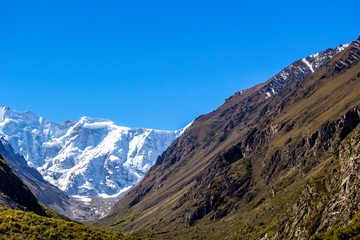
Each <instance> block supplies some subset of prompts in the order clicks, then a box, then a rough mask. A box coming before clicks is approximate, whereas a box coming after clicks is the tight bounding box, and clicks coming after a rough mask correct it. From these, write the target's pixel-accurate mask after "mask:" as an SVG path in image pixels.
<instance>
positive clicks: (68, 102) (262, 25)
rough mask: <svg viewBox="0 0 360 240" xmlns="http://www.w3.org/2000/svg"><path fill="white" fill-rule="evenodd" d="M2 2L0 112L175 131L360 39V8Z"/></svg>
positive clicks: (348, 4)
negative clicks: (300, 62) (291, 68)
mask: <svg viewBox="0 0 360 240" xmlns="http://www.w3.org/2000/svg"><path fill="white" fill-rule="evenodd" d="M271 2H275V1H249V2H245V1H226V0H222V1H212V0H208V1H197V0H192V1H184V0H183V1H176V0H175V1H156V0H154V1H137V0H133V1H120V0H117V1H115V0H113V1H112V0H104V1H95V0H86V1H85V0H84V1H80V0H78V1H75V0H72V1H67V0H63V1H54V0H53V1H49V0H46V1H37V0H34V1H25V0H24V1H17V0H12V1H2V2H1V4H0V106H9V107H11V108H14V109H16V110H19V111H25V110H31V111H33V112H35V113H37V114H39V115H42V116H44V117H45V118H47V119H49V120H51V121H55V122H62V121H64V120H67V119H71V120H77V119H78V118H80V117H81V116H85V115H86V116H91V117H104V118H108V119H111V120H113V121H114V122H116V123H117V124H119V125H123V126H130V127H148V128H157V129H179V128H181V127H183V126H184V125H186V124H187V123H188V122H190V121H191V120H193V119H194V118H196V117H197V116H199V115H200V114H204V113H207V112H209V111H212V110H214V109H215V108H216V107H218V106H219V105H221V104H222V103H223V101H224V99H226V98H227V97H229V96H230V95H232V94H233V93H235V92H236V91H239V90H242V89H245V88H248V87H251V86H253V85H255V84H257V83H260V82H264V81H266V80H267V79H268V78H270V77H271V76H273V75H274V74H276V73H277V72H279V71H280V70H281V69H282V68H284V67H286V66H287V65H288V64H290V63H291V62H293V61H295V60H296V59H298V58H302V57H305V56H307V55H309V54H312V53H315V52H317V51H320V50H323V49H326V48H329V47H336V46H337V45H339V44H342V43H347V42H350V41H352V40H354V39H355V38H357V37H358V36H359V35H360V31H359V30H360V24H359V19H358V16H359V15H358V10H359V9H360V1H355V0H351V1H350V0H343V1H332V0H329V1H307V0H305V1H276V2H275V3H271Z"/></svg>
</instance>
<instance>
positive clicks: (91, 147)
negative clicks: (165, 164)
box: [0, 107, 181, 197]
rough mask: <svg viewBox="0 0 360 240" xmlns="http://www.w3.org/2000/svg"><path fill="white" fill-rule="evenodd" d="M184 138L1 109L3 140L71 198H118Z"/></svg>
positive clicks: (175, 133) (95, 121)
mask: <svg viewBox="0 0 360 240" xmlns="http://www.w3.org/2000/svg"><path fill="white" fill-rule="evenodd" d="M179 134H181V131H161V130H153V129H144V128H133V129H132V128H127V127H120V126H117V125H116V124H115V123H114V122H111V121H109V120H106V119H95V118H89V117H82V118H80V119H79V120H78V121H66V122H64V123H60V124H58V123H53V122H50V121H48V120H46V119H44V118H43V117H41V116H38V115H36V114H34V113H32V112H17V111H15V110H12V109H10V108H9V107H1V108H0V135H1V136H3V137H4V138H5V139H6V140H7V141H8V142H9V143H10V144H11V145H12V147H13V148H14V149H15V151H16V152H18V153H19V154H21V155H23V156H24V157H25V159H26V160H27V162H28V165H29V166H31V167H34V168H36V169H37V170H38V171H39V172H40V173H41V174H42V176H43V177H44V179H45V180H47V181H49V182H50V183H51V184H53V185H55V186H57V187H59V188H60V189H61V190H63V191H65V192H67V193H68V194H70V195H80V196H105V197H106V196H111V195H117V194H119V193H121V192H122V191H124V190H126V189H127V188H129V187H130V186H132V185H133V184H135V183H137V182H138V181H139V180H140V179H141V178H142V177H143V176H144V175H145V173H146V172H147V171H148V170H149V169H150V167H151V166H152V165H153V164H154V163H155V161H156V158H157V157H158V155H160V154H161V153H162V152H163V151H164V150H166V148H167V147H168V146H169V145H170V144H171V143H172V142H173V141H174V140H175V139H176V138H177V137H178V136H179Z"/></svg>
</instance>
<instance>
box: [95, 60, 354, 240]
mask: <svg viewBox="0 0 360 240" xmlns="http://www.w3.org/2000/svg"><path fill="white" fill-rule="evenodd" d="M344 54H346V53H344ZM344 54H342V55H341V56H337V57H335V59H334V60H333V61H332V63H330V64H329V67H326V68H323V69H322V70H320V71H319V72H318V73H317V74H316V75H315V76H314V78H313V79H312V80H310V81H309V82H307V83H306V84H305V86H303V87H302V89H301V91H298V93H297V95H296V96H295V97H293V98H290V99H291V101H292V102H291V103H290V104H287V106H286V107H285V108H284V109H283V110H282V113H281V114H280V115H277V116H275V117H273V118H272V119H271V123H270V124H272V125H276V124H281V123H284V122H285V123H287V122H295V123H296V124H297V125H295V126H296V127H295V128H294V129H292V130H291V131H287V132H284V131H283V132H279V133H278V134H277V135H276V136H275V137H274V138H273V139H272V140H271V142H270V144H269V146H268V149H267V152H273V151H275V150H276V149H278V148H281V147H283V146H284V145H285V144H284V143H285V142H286V141H287V140H288V139H292V142H295V143H296V142H298V141H299V140H300V139H301V138H302V137H304V136H308V135H309V134H311V133H312V132H314V131H316V130H317V129H319V128H320V126H321V125H322V124H324V123H325V122H327V121H329V120H335V119H337V118H339V117H340V116H341V115H343V114H344V113H345V112H346V111H348V110H349V109H350V108H352V107H359V106H360V99H359V92H360V77H359V74H358V73H359V72H360V64H357V65H356V66H354V67H353V68H351V69H348V70H347V71H345V72H344V73H342V74H340V75H335V76H334V75H332V68H331V64H333V62H334V61H336V60H339V58H340V57H343V56H344ZM253 91H254V92H255V91H256V89H253ZM246 94H247V95H249V94H250V93H246ZM245 97H246V96H239V95H238V96H235V97H233V98H232V99H230V100H229V102H228V103H226V104H228V105H232V104H233V103H236V102H239V101H241V99H244V98H245ZM274 98H281V97H280V96H275V97H274ZM270 100H271V99H270ZM278 100H280V99H278ZM230 102H231V103H230ZM226 104H224V105H223V106H221V107H220V108H219V109H218V110H216V111H214V112H212V113H210V114H208V115H206V116H203V117H202V118H201V124H200V126H198V127H197V128H196V127H193V128H191V129H190V131H192V132H191V134H190V136H189V138H191V137H194V136H195V137H196V138H197V139H198V140H199V142H206V136H207V134H208V133H209V132H211V131H212V128H213V126H216V124H217V123H216V121H221V120H219V119H221V118H219V116H220V115H221V112H222V111H225V110H227V109H229V108H230V107H228V106H226ZM269 104H271V103H269ZM256 111H258V110H256ZM216 119H218V120H216ZM250 120H251V119H250ZM195 124H196V122H195V123H194V125H195ZM270 124H269V125H270ZM257 126H258V127H261V126H260V125H257ZM244 129H245V130H246V123H244V126H243V128H238V129H236V131H232V132H230V134H229V135H228V136H227V138H226V139H225V141H224V142H222V143H220V144H218V145H217V144H215V143H210V144H209V145H206V146H205V147H204V146H200V147H197V146H195V148H196V151H194V153H193V155H191V154H188V155H186V153H180V154H183V155H185V156H187V157H186V158H183V159H182V161H181V162H180V163H179V162H176V163H175V164H174V165H172V166H170V167H167V168H166V169H165V168H164V169H162V168H161V166H157V167H156V170H157V172H155V171H151V172H150V173H149V174H148V176H147V177H146V178H145V179H144V181H143V182H142V183H141V184H140V187H138V188H137V189H138V190H139V189H140V190H141V189H142V188H143V189H145V188H146V187H147V186H153V185H154V184H153V182H156V181H158V179H160V178H165V179H166V180H165V181H163V182H162V185H160V186H159V187H158V188H156V190H155V191H154V189H153V190H152V191H151V193H150V194H147V195H146V198H145V200H144V201H140V202H139V203H137V204H136V205H134V206H132V207H131V208H128V207H127V206H128V204H129V203H130V202H131V201H132V200H133V198H134V196H136V193H134V192H133V193H132V194H133V195H129V196H127V197H126V198H125V199H124V201H122V202H120V204H118V205H117V209H115V211H114V214H113V215H111V216H109V217H108V218H106V219H103V220H102V221H100V222H99V224H100V225H102V226H106V227H109V228H111V229H114V230H120V229H124V230H125V231H127V232H132V233H137V234H144V235H147V236H154V237H156V238H159V239H160V238H165V239H170V238H178V239H188V238H206V239H223V238H225V237H228V238H230V239H232V238H234V239H238V238H244V239H255V238H257V237H260V236H264V235H265V234H266V233H268V234H270V235H271V234H274V233H275V232H276V231H277V229H278V228H279V224H280V223H281V220H282V219H283V217H284V216H285V215H286V214H287V213H288V211H289V209H290V208H291V206H293V204H294V203H295V202H296V200H298V197H299V195H300V193H301V192H302V191H303V190H304V189H305V188H306V186H309V185H310V186H312V187H314V188H318V189H319V191H322V190H323V189H322V184H323V183H324V181H326V179H328V178H329V177H331V174H329V173H331V172H333V171H334V169H336V168H337V167H338V164H337V160H336V159H334V158H333V157H332V156H329V155H327V154H326V153H323V154H322V155H321V158H322V159H321V160H320V162H321V164H319V165H317V166H316V167H315V168H314V169H312V170H311V171H310V172H308V173H307V175H306V176H303V175H302V174H301V173H300V174H299V173H296V172H292V171H289V169H286V170H284V171H283V172H282V174H279V177H278V178H276V179H275V180H274V181H273V182H272V184H273V186H275V188H276V190H277V191H276V195H275V196H274V197H272V198H266V196H267V195H268V191H269V189H268V186H266V184H265V183H264V181H263V179H262V176H261V168H260V167H257V168H255V169H254V172H253V176H252V177H253V179H254V181H255V182H256V191H257V196H256V197H255V199H253V200H252V201H251V202H249V203H244V202H239V205H240V207H239V208H238V210H236V211H234V212H233V213H232V214H229V215H227V216H226V217H224V218H222V219H221V220H219V221H216V222H214V221H213V220H212V219H211V218H210V216H207V217H204V218H202V219H200V220H198V221H197V222H196V224H195V225H193V226H191V227H185V226H184V225H183V224H182V223H181V218H180V216H181V215H182V214H183V212H182V211H183V210H184V209H185V208H179V209H174V205H175V204H176V203H177V202H178V201H179V199H180V198H181V196H182V195H184V193H185V192H187V191H188V190H189V189H190V188H191V187H192V186H193V185H195V184H196V182H195V181H192V179H193V177H194V176H196V174H197V173H198V172H201V171H202V169H205V168H206V166H207V164H208V162H210V160H211V159H212V158H213V157H214V155H215V154H216V153H218V152H220V151H221V150H223V149H225V148H226V146H231V144H233V143H236V142H238V141H241V137H243V131H245V130H244ZM219 132H221V131H219ZM216 134H218V132H214V136H213V139H217V135H216ZM210 135H211V134H210ZM180 141H186V139H180V140H179V142H180ZM209 149H211V151H208V150H209ZM263 154H264V153H263V152H260V153H258V154H257V153H253V155H251V161H252V165H253V166H262V165H263V159H264V155H263ZM334 163H335V164H334ZM180 165H181V166H180ZM234 165H236V164H234ZM163 170H165V171H163ZM234 171H236V166H235V167H234ZM165 174H167V176H165ZM155 187H157V186H156V185H155ZM140 190H139V191H140ZM324 191H325V190H324ZM326 194H330V193H326ZM263 197H264V198H265V200H264V199H263ZM185 207H186V205H185ZM117 213H120V214H117ZM209 215H210V214H209Z"/></svg>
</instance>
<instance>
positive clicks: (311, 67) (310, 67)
mask: <svg viewBox="0 0 360 240" xmlns="http://www.w3.org/2000/svg"><path fill="white" fill-rule="evenodd" d="M301 60H302V62H303V63H305V64H306V66H307V67H308V68H309V69H310V71H311V72H312V73H313V72H315V71H314V68H313V66H312V65H311V64H310V63H309V62H308V61H307V60H306V58H303V59H301Z"/></svg>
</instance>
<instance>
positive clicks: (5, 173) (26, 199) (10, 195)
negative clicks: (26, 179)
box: [0, 155, 46, 216]
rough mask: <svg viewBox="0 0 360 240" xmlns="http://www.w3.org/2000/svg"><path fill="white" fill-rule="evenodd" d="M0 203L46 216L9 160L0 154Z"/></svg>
mask: <svg viewBox="0 0 360 240" xmlns="http://www.w3.org/2000/svg"><path fill="white" fill-rule="evenodd" d="M0 205H1V206H2V207H7V208H11V209H20V210H25V211H32V212H34V213H37V214H39V215H41V216H46V212H45V209H44V208H43V207H42V206H41V205H40V204H39V202H38V201H37V199H36V198H35V196H34V195H33V194H32V192H31V191H30V190H29V188H28V187H27V186H26V185H25V184H24V183H23V182H22V181H21V180H20V179H19V178H18V176H16V174H15V173H14V172H13V171H12V169H11V167H10V165H9V163H8V162H6V161H5V160H4V158H3V157H2V156H1V155H0Z"/></svg>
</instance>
